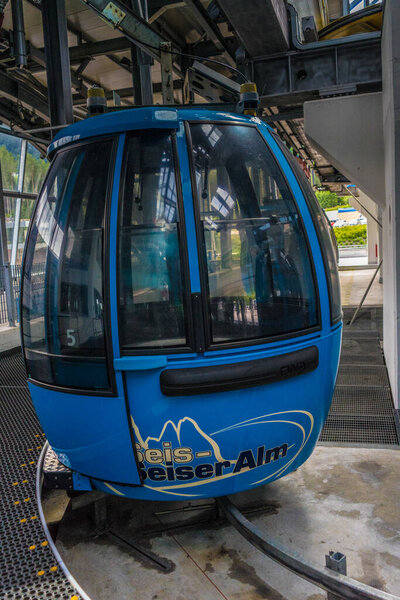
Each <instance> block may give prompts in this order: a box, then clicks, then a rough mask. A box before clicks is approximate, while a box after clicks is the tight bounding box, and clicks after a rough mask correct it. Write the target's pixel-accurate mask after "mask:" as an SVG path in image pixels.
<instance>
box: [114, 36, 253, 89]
mask: <svg viewBox="0 0 400 600" xmlns="http://www.w3.org/2000/svg"><path fill="white" fill-rule="evenodd" d="M118 29H120V28H118ZM121 31H122V30H121ZM123 33H124V32H123ZM125 35H126V34H125ZM127 37H128V39H130V40H131V41H133V42H137V43H138V44H140V45H141V46H145V47H147V48H151V49H152V50H156V51H157V52H160V48H158V47H157V46H153V45H152V44H149V43H147V42H143V41H142V40H139V39H137V38H135V37H133V36H132V35H127ZM162 52H167V53H168V54H176V55H178V56H186V57H187V58H193V59H194V60H199V61H205V62H210V63H213V64H215V65H220V66H221V67H225V68H226V69H230V70H231V71H233V72H234V73H236V74H237V75H240V77H243V79H244V81H245V82H246V83H248V81H249V80H248V78H247V77H246V75H244V74H243V73H242V72H241V71H239V69H236V68H235V67H232V66H231V65H228V64H227V63H224V62H222V61H221V60H216V59H215V58H206V57H205V56H197V55H195V54H188V53H187V52H181V51H180V50H164V49H163V50H162Z"/></svg>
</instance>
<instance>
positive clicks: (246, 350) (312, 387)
mask: <svg viewBox="0 0 400 600" xmlns="http://www.w3.org/2000/svg"><path fill="white" fill-rule="evenodd" d="M50 154H51V156H52V164H51V167H50V170H49V173H48V176H47V179H46V181H45V183H44V186H43V189H42V191H41V193H40V195H39V199H38V203H37V206H36V210H35V214H34V217H33V220H32V225H31V229H30V233H29V237H28V242H27V250H26V256H25V262H24V266H23V270H24V276H23V287H22V291H21V314H22V338H23V346H24V353H25V359H26V364H27V371H28V376H29V388H30V392H31V395H32V398H33V401H34V404H35V408H36V411H37V413H38V415H39V418H40V420H41V423H42V426H43V429H44V431H45V432H46V435H47V437H48V439H49V441H50V444H51V446H52V447H53V449H54V450H55V452H56V453H57V454H58V456H59V457H60V460H62V461H63V462H64V463H65V464H67V463H68V466H69V467H71V468H72V469H73V470H74V471H76V472H77V473H81V474H84V475H85V476H87V477H88V478H89V479H90V480H91V485H92V486H93V487H97V488H98V489H102V490H104V491H107V492H109V493H114V494H117V495H124V496H128V497H133V498H143V499H149V500H151V499H164V500H168V499H177V498H188V497H190V498H199V497H205V496H219V495H225V494H229V493H233V492H235V491H240V490H244V489H248V488H251V487H254V486H256V485H262V484H264V483H268V482H270V481H273V480H274V479H276V478H278V477H282V476H284V475H286V474H288V473H289V472H291V471H292V470H293V469H295V468H297V467H298V466H299V465H300V464H301V463H302V462H304V460H306V458H307V457H308V456H309V454H310V453H311V452H312V449H313V447H314V445H315V443H316V441H317V439H318V435H319V433H320V430H321V428H322V425H323V423H324V420H325V418H326V415H327V412H328V409H329V405H330V402H331V398H332V394H333V388H334V384H335V378H336V373H337V367H338V359H339V352H340V340H341V306H340V290H339V284H338V275H337V266H336V258H335V250H334V248H333V246H332V242H331V237H330V231H329V227H328V224H327V221H326V219H325V217H324V215H323V213H322V211H321V209H320V208H319V205H318V204H317V202H316V199H315V196H314V195H313V192H312V189H311V187H310V186H309V183H308V181H307V179H306V177H305V174H304V173H303V171H302V169H301V168H300V167H299V165H298V164H297V163H296V161H295V160H294V159H293V157H292V156H291V154H290V153H289V152H288V150H287V149H286V148H285V147H284V146H282V144H281V142H280V141H279V139H277V137H276V135H275V134H274V133H273V132H271V130H270V129H269V128H267V127H266V126H265V125H264V124H263V123H262V122H261V121H260V120H259V119H257V118H251V117H244V116H239V115H235V114H230V113H223V112H216V111H206V110H204V111H202V110H195V109H176V108H173V107H172V108H169V107H150V108H140V109H134V110H126V111H120V112H116V113H113V114H107V115H102V116H99V117H93V118H91V119H88V120H87V121H84V122H81V123H78V124H75V125H72V126H70V127H68V128H67V129H65V130H63V131H61V132H60V133H59V134H58V135H57V136H56V138H55V139H54V141H53V143H52V145H51V147H50Z"/></svg>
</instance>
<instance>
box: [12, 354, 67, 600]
mask: <svg viewBox="0 0 400 600" xmlns="http://www.w3.org/2000/svg"><path fill="white" fill-rule="evenodd" d="M43 442H44V434H43V433H42V431H41V428H40V425H39V422H38V420H37V418H36V414H35V411H34V409H33V406H32V402H31V399H30V396H29V392H28V388H27V386H26V383H25V373H24V365H23V361H22V358H21V355H20V353H19V352H18V353H8V354H6V355H4V354H3V355H2V356H1V357H0V456H1V460H0V573H1V577H0V598H1V599H2V600H3V599H4V600H36V599H40V600H45V599H46V600H47V599H49V600H71V599H72V598H73V599H74V600H78V596H77V595H76V594H75V592H74V590H73V588H72V587H71V585H70V584H69V582H68V581H67V579H66V577H65V576H64V573H63V572H62V571H61V570H60V569H59V567H58V565H57V562H56V560H55V558H54V556H53V554H52V552H51V550H50V548H49V546H48V542H47V540H46V537H45V535H44V533H43V530H42V526H41V524H40V520H39V517H38V513H37V505H36V496H35V477H36V463H37V459H38V457H39V454H40V451H41V448H42V445H43Z"/></svg>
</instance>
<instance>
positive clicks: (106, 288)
mask: <svg viewBox="0 0 400 600" xmlns="http://www.w3.org/2000/svg"><path fill="white" fill-rule="evenodd" d="M119 137H120V135H119V133H115V134H108V135H106V136H97V137H93V138H87V139H84V140H81V141H77V142H75V143H72V144H68V145H66V146H62V147H61V148H60V149H58V150H56V152H54V153H53V154H52V157H51V163H52V162H53V160H54V158H55V157H56V156H59V154H60V153H62V152H68V151H69V150H73V149H75V148H79V147H81V146H82V147H84V146H88V145H90V144H95V143H98V142H99V141H101V142H106V141H111V142H112V147H111V156H110V163H109V171H108V180H107V188H106V197H105V205H104V239H103V265H102V266H103V281H102V287H103V289H102V293H103V301H104V346H105V362H106V369H107V374H108V380H109V388H108V389H103V390H101V389H98V390H94V389H90V388H79V387H68V386H61V385H57V384H55V383H47V382H45V381H40V380H37V379H34V378H32V377H28V381H29V382H31V383H32V384H34V385H37V386H39V387H42V388H45V389H48V390H53V391H57V392H60V393H65V394H78V395H80V396H83V395H84V396H99V397H100V396H101V397H112V398H114V397H116V396H118V390H117V384H116V377H115V370H114V368H113V360H114V353H113V345H112V332H111V307H110V215H111V203H112V189H113V184H114V178H115V165H116V156H117V149H118V142H119ZM51 163H50V167H49V169H48V170H47V173H46V177H45V179H44V180H43V183H42V186H41V188H40V191H39V193H38V195H37V199H36V204H35V208H34V211H33V214H32V217H31V221H30V224H29V229H28V232H27V237H26V243H25V248H24V254H23V259H22V269H21V272H22V277H21V290H20V335H21V346H22V350H23V359H24V365H25V369H26V373H27V374H28V372H29V371H28V365H27V360H26V354H25V346H24V334H23V318H22V302H23V294H24V291H23V286H24V272H25V263H26V252H27V247H28V243H27V242H28V240H29V239H30V236H31V232H32V228H33V223H34V221H35V217H36V214H37V210H38V207H39V201H40V198H41V196H42V193H43V190H44V188H45V186H46V185H47V180H48V178H49V175H50V174H51V170H52V169H51ZM46 304H47V299H46ZM46 311H47V307H46ZM45 318H47V312H46V313H45ZM41 353H42V354H45V355H46V356H51V355H52V354H51V353H49V352H41ZM56 356H57V357H58V358H63V355H56ZM65 358H67V359H71V357H70V356H67V355H66V356H65ZM79 359H82V357H75V360H76V361H78V360H79ZM72 360H74V357H72Z"/></svg>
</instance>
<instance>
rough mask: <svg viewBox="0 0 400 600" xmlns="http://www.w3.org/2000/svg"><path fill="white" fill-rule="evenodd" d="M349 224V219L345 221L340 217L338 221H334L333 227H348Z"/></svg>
mask: <svg viewBox="0 0 400 600" xmlns="http://www.w3.org/2000/svg"><path fill="white" fill-rule="evenodd" d="M346 225H348V223H347V221H343V220H342V219H338V220H337V221H336V223H334V225H333V227H346Z"/></svg>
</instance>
